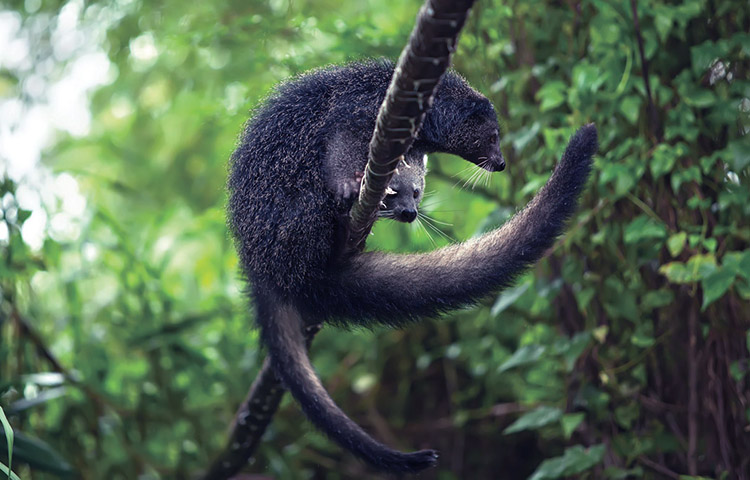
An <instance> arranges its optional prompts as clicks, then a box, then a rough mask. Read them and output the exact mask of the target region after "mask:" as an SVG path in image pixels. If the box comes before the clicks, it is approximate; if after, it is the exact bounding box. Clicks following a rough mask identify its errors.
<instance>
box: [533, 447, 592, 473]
mask: <svg viewBox="0 0 750 480" xmlns="http://www.w3.org/2000/svg"><path fill="white" fill-rule="evenodd" d="M605 449H606V447H605V446H604V445H594V446H592V447H589V448H584V447H583V446H581V445H576V446H573V447H570V448H566V449H565V453H564V454H563V455H562V456H560V457H555V458H549V459H547V460H545V461H543V462H542V464H541V465H539V467H538V468H537V469H536V471H535V472H534V473H533V474H532V475H531V476H530V477H529V480H547V479H552V478H562V477H567V476H570V475H575V474H578V473H581V472H584V471H586V470H588V469H590V468H591V467H593V466H595V465H597V464H598V463H599V462H601V460H602V458H603V457H604V452H605Z"/></svg>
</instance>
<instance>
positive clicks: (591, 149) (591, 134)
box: [570, 123, 599, 156]
mask: <svg viewBox="0 0 750 480" xmlns="http://www.w3.org/2000/svg"><path fill="white" fill-rule="evenodd" d="M570 145H571V146H575V149H576V150H577V151H579V152H584V153H585V154H586V155H587V156H593V155H594V154H595V153H596V151H597V150H598V149H599V133H598V132H597V130H596V125H594V124H593V123H588V124H586V125H584V126H583V127H581V128H579V129H578V131H577V132H576V133H575V134H574V135H573V138H571V139H570Z"/></svg>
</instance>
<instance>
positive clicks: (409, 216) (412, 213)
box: [399, 208, 417, 223]
mask: <svg viewBox="0 0 750 480" xmlns="http://www.w3.org/2000/svg"><path fill="white" fill-rule="evenodd" d="M416 218H417V211H416V210H414V209H411V208H407V209H405V210H402V211H401V213H400V214H399V220H401V221H402V222H406V223H411V222H413V221H414V220H415V219H416Z"/></svg>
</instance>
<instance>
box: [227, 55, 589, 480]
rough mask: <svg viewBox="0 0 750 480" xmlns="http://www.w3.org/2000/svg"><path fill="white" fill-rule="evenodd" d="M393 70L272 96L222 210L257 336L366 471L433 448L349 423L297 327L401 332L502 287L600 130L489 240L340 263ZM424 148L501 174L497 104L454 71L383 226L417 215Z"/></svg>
mask: <svg viewBox="0 0 750 480" xmlns="http://www.w3.org/2000/svg"><path fill="white" fill-rule="evenodd" d="M393 68H394V67H393V64H391V63H389V62H382V61H381V62H364V63H354V64H349V65H345V66H335V67H328V68H324V69H321V70H316V71H313V72H311V73H307V74H304V75H301V76H299V77H297V78H295V79H292V80H290V81H288V82H286V83H283V84H281V85H280V86H278V87H277V88H276V90H275V91H274V93H272V94H271V95H270V96H269V98H267V99H266V100H265V101H264V102H263V103H262V104H261V105H260V106H259V107H258V108H257V109H256V111H255V112H254V115H253V117H252V118H251V119H250V120H249V121H248V123H247V124H246V127H245V130H244V133H243V135H242V137H241V139H240V142H239V146H238V147H237V149H236V151H235V152H234V154H233V156H232V161H231V171H230V176H229V180H228V189H229V203H228V210H229V212H228V213H229V223H230V227H231V229H232V231H233V234H234V236H235V239H236V246H237V249H238V252H239V256H240V263H241V267H242V270H243V273H244V274H245V276H246V277H247V280H248V282H249V286H250V288H249V292H250V296H251V298H252V301H253V304H254V308H255V316H256V321H257V323H258V326H259V327H260V331H261V339H262V341H263V343H264V345H265V346H266V347H267V348H268V352H269V356H270V359H271V365H272V366H273V368H274V371H275V372H276V374H277V375H278V376H279V378H280V379H281V381H282V382H283V384H284V385H285V387H286V388H288V389H289V391H290V392H291V393H292V395H293V396H294V398H295V399H296V400H297V402H298V403H299V405H300V407H301V408H302V410H303V412H304V413H305V415H306V416H307V417H308V418H309V419H310V421H311V422H312V423H313V424H314V425H315V426H316V427H318V428H319V429H320V430H321V431H323V432H324V433H326V434H327V435H328V436H329V437H330V438H331V439H333V440H334V441H336V442H337V443H339V444H340V445H341V446H342V447H344V448H346V449H347V450H349V451H351V452H352V453H354V454H355V455H357V456H358V457H359V458H361V459H363V460H364V461H366V462H367V463H368V464H370V465H371V466H372V467H373V468H375V469H378V470H382V471H387V472H394V473H398V472H409V473H414V472H419V471H421V470H423V469H425V468H427V467H430V466H432V465H434V464H435V463H436V461H437V454H436V452H434V451H433V450H421V451H417V452H411V453H403V452H399V451H396V450H394V449H391V448H389V447H387V446H386V445H383V444H382V443H380V442H378V441H377V440H375V439H373V438H372V437H371V436H370V435H369V434H368V433H366V432H365V431H364V430H363V429H362V428H361V427H360V426H359V425H357V424H356V423H355V422H354V421H352V420H351V419H350V418H349V417H347V416H346V414H345V413H344V412H343V411H342V410H341V409H340V408H339V407H338V406H337V405H336V404H335V403H334V402H333V400H332V399H331V397H330V396H329V395H328V393H327V392H326V390H325V388H324V387H323V385H322V383H321V381H320V379H319V378H318V376H317V375H316V373H315V371H314V369H313V367H312V365H311V363H310V360H309V358H308V356H307V351H306V348H305V341H304V335H303V329H304V328H305V326H306V325H310V324H317V323H320V322H329V323H334V324H339V325H362V326H375V325H387V326H392V327H401V326H404V325H408V324H409V323H410V322H413V321H416V320H418V319H420V318H424V317H430V316H434V315H436V314H438V313H440V312H444V311H448V310H451V309H456V308H460V307H464V306H466V305H470V304H472V303H474V302H475V301H477V300H479V299H481V298H482V297H484V296H486V295H489V294H491V293H494V292H497V291H499V290H501V289H503V288H504V287H507V286H508V285H510V284H511V282H512V281H513V280H514V279H515V278H516V277H517V276H518V275H519V274H520V273H521V272H523V271H524V269H526V268H527V267H528V266H529V265H531V264H532V263H534V262H536V261H537V260H538V259H539V258H540V257H541V256H542V255H543V254H544V252H545V250H547V249H548V248H549V247H550V246H551V245H552V243H553V242H554V240H555V238H557V237H558V236H559V235H560V233H561V232H562V230H563V228H564V225H565V221H566V220H567V219H568V218H569V217H570V216H571V215H572V214H573V212H574V211H575V208H576V204H577V200H578V196H579V194H580V192H581V190H582V188H583V185H584V184H585V182H586V179H587V177H588V174H589V171H590V169H591V159H592V157H593V155H594V153H595V152H596V149H597V134H596V129H595V127H594V126H593V125H589V126H586V127H583V128H582V129H580V130H579V131H578V132H577V133H576V134H575V135H574V136H573V138H572V139H571V141H570V144H569V146H568V148H567V150H566V152H565V154H564V155H563V157H562V160H561V161H560V163H559V164H558V166H557V168H556V169H555V171H554V172H553V174H552V176H551V177H550V179H549V181H548V182H547V184H546V185H545V186H544V187H543V188H542V189H541V190H540V191H539V193H538V194H537V195H536V196H535V197H534V199H532V201H531V202H530V203H529V205H527V206H526V208H524V209H523V210H522V211H520V212H519V213H518V214H516V215H515V216H514V217H513V218H512V219H511V220H509V221H508V222H507V223H506V224H505V225H503V226H502V227H500V228H499V229H497V230H494V231H492V232H489V233H486V234H484V235H483V236H481V237H478V238H475V239H472V240H470V241H468V242H465V243H462V244H456V245H450V246H447V247H444V248H441V249H438V250H435V251H432V252H429V253H423V254H408V255H402V254H389V253H382V252H365V253H357V254H352V255H349V256H341V255H340V252H341V250H342V249H343V247H344V245H343V239H344V238H345V235H342V234H341V231H342V228H345V226H346V225H347V223H348V222H347V214H348V212H349V210H350V208H351V206H352V204H353V202H354V199H355V198H356V193H357V191H358V189H359V181H360V179H361V173H362V171H363V170H364V167H365V165H366V162H367V154H368V144H369V141H370V137H371V135H372V132H373V130H374V127H375V119H376V117H377V112H378V108H379V107H380V104H381V103H382V101H383V98H384V97H385V93H386V90H387V88H388V85H389V82H390V80H391V76H392V75H393ZM431 152H446V153H451V154H455V155H458V156H461V157H462V158H464V159H466V160H468V161H470V162H472V163H475V164H476V165H478V166H480V167H482V168H484V169H486V170H489V171H499V170H502V169H503V168H504V166H505V162H504V160H503V156H502V154H501V153H500V146H499V129H498V125H497V119H496V115H495V111H494V109H493V107H492V104H491V103H490V102H489V100H488V99H487V98H485V97H484V96H482V95H481V94H479V93H478V92H476V91H475V90H473V89H472V88H471V87H470V86H469V85H468V84H467V83H466V81H465V80H463V79H462V78H461V77H459V76H458V75H457V74H455V73H451V72H449V73H447V74H446V75H445V76H444V77H443V79H442V81H441V83H440V84H439V86H438V89H437V91H436V95H435V99H434V103H433V106H432V108H431V110H430V111H429V112H428V114H427V116H426V117H425V120H424V123H423V125H422V128H421V130H420V131H419V133H418V136H417V138H416V139H415V141H414V143H413V146H412V147H411V149H410V150H409V152H408V153H407V154H406V155H405V159H404V163H405V165H408V167H407V166H405V165H399V169H398V174H397V175H395V176H394V177H393V179H392V180H391V182H390V184H389V190H388V193H389V195H390V197H389V196H386V199H385V200H384V205H382V206H381V207H382V210H381V216H384V217H388V218H392V219H395V220H400V221H407V222H408V221H411V220H413V219H414V218H415V217H416V208H417V206H418V200H419V199H421V195H422V191H423V189H424V161H423V159H424V158H425V155H427V154H429V153H431ZM420 163H421V173H420V170H417V168H420ZM413 169H414V170H413ZM417 189H418V190H420V191H419V192H417V191H416V190H417ZM415 195H416V197H415ZM407 196H411V201H406V197H407ZM415 200H416V201H415ZM397 208H399V209H400V210H398V213H397Z"/></svg>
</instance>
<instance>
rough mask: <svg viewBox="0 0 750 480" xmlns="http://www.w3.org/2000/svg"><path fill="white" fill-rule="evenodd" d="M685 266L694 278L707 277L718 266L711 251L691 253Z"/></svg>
mask: <svg viewBox="0 0 750 480" xmlns="http://www.w3.org/2000/svg"><path fill="white" fill-rule="evenodd" d="M685 266H686V268H687V269H688V270H690V272H691V274H692V275H693V276H694V277H695V279H696V280H700V279H702V278H705V277H707V276H708V275H710V274H712V273H714V272H715V271H716V269H717V268H718V267H717V265H716V257H715V256H714V255H713V254H712V253H707V254H698V255H693V256H692V257H690V259H689V260H688V261H687V263H686V264H685Z"/></svg>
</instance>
